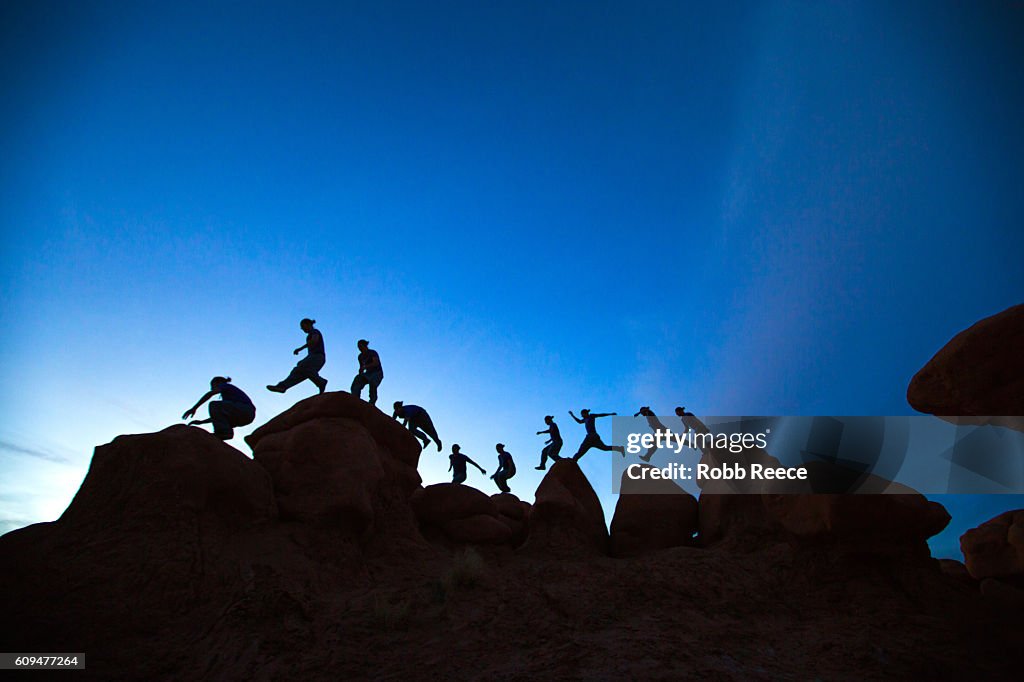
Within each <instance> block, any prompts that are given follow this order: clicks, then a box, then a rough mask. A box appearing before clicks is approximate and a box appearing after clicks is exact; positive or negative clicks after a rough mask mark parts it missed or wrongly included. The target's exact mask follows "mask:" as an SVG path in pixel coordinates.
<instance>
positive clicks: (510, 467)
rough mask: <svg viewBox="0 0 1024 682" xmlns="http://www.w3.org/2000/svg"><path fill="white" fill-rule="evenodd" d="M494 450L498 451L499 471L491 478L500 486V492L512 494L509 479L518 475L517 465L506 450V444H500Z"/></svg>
mask: <svg viewBox="0 0 1024 682" xmlns="http://www.w3.org/2000/svg"><path fill="white" fill-rule="evenodd" d="M494 449H495V450H497V451H498V470H497V471H495V472H494V473H493V474H492V475H491V478H493V479H494V482H495V483H496V484H497V485H498V490H500V491H501V492H503V493H510V492H512V490H511V489H510V488H509V487H508V479H510V478H512V477H513V476H515V475H516V463H515V462H514V461H512V455H511V454H509V453H508V452H507V451H506V450H505V444H504V443H498V444H497V445H495V446H494Z"/></svg>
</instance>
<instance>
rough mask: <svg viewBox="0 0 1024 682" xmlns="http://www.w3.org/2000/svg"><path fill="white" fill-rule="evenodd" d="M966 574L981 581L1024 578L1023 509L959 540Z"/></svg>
mask: <svg viewBox="0 0 1024 682" xmlns="http://www.w3.org/2000/svg"><path fill="white" fill-rule="evenodd" d="M960 549H961V551H962V552H963V553H964V559H965V563H966V564H967V570H968V571H969V572H970V574H971V575H972V576H973V577H974V578H977V579H978V580H981V579H982V578H1024V509H1016V510H1013V511H1008V512H1004V513H1002V514H1000V515H999V516H997V517H995V518H993V519H991V520H989V521H986V522H985V523H983V524H981V525H980V526H978V527H977V528H972V529H971V530H969V531H967V532H966V533H964V534H963V535H962V536H960Z"/></svg>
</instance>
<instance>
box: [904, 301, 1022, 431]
mask: <svg viewBox="0 0 1024 682" xmlns="http://www.w3.org/2000/svg"><path fill="white" fill-rule="evenodd" d="M1022 349H1024V304H1022V305H1016V306H1013V307H1012V308H1008V309H1006V310H1004V311H1003V312H1001V313H999V314H997V315H993V316H992V317H987V318H985V319H984V320H981V321H980V322H978V323H976V324H974V325H972V326H971V327H969V328H968V329H965V330H964V331H962V332H960V333H959V334H957V335H956V336H954V337H953V338H952V339H951V340H950V341H949V343H947V344H946V345H945V346H943V347H942V349H941V350H940V351H939V352H938V353H936V354H935V357H933V358H932V359H931V360H929V361H928V363H927V364H926V365H925V366H924V367H923V368H921V370H920V371H919V372H918V373H917V374H915V375H914V378H913V379H912V380H911V381H910V386H909V387H908V389H907V402H909V403H910V405H911V407H913V408H914V409H915V410H918V411H919V412H925V413H928V414H935V415H967V416H971V415H977V416H988V415H1011V416H1021V415H1024V350H1022ZM1018 428H1019V427H1018Z"/></svg>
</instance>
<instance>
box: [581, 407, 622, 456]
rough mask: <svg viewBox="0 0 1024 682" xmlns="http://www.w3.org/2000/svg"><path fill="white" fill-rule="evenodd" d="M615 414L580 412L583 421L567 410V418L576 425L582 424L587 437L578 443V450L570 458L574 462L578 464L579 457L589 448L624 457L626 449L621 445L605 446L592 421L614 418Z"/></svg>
mask: <svg viewBox="0 0 1024 682" xmlns="http://www.w3.org/2000/svg"><path fill="white" fill-rule="evenodd" d="M617 414H618V413H617V412H601V413H599V414H593V413H592V412H591V411H590V410H580V415H581V416H582V417H583V419H580V418H579V417H577V416H576V415H574V414H573V413H572V410H569V416H570V417H572V418H573V419H575V420H576V423H577V424H583V425H584V427H586V429H587V435H586V436H585V437H584V438H583V442H582V443H580V449H579V450H577V451H576V454H575V455H573V456H572V459H573V461H574V462H578V461H579V460H580V457H582V456H583V455H585V454H587V450H589V449H590V448H597V449H598V450H604V451H605V452H610V451H612V450H614V451H615V452H618V453H619V454H621V455H622V456H623V457H625V456H626V448H624V447H622V446H621V445H605V443H604V441H603V440H601V436H599V435H598V434H597V426H596V425H595V424H594V421H595V420H597V419H600V418H601V417H614V416H616V415H617Z"/></svg>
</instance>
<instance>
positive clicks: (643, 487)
mask: <svg viewBox="0 0 1024 682" xmlns="http://www.w3.org/2000/svg"><path fill="white" fill-rule="evenodd" d="M641 468H647V469H653V468H654V467H652V466H651V465H641ZM619 491H620V492H621V493H622V494H620V495H619V499H618V501H617V502H616V504H615V513H614V515H613V516H612V522H611V528H610V543H611V545H610V547H611V555H612V556H615V557H628V556H639V555H641V554H646V553H648V552H653V551H657V550H660V549H667V548H669V547H680V546H683V545H692V544H693V543H694V539H693V535H694V534H695V533H696V532H697V499H696V498H695V497H694V496H693V495H691V494H689V493H688V492H686V491H685V490H683V489H682V488H680V487H679V486H678V485H676V484H675V483H673V482H672V481H667V480H661V479H657V480H655V479H648V478H644V479H642V480H635V479H631V478H629V477H628V476H627V475H626V474H625V473H623V475H622V482H621V484H620V487H619Z"/></svg>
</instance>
